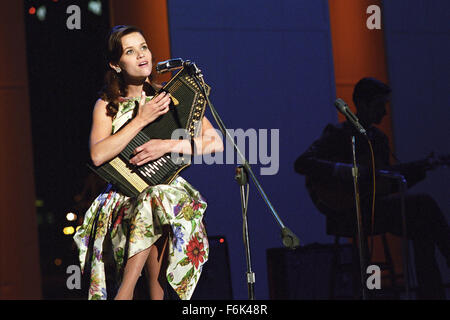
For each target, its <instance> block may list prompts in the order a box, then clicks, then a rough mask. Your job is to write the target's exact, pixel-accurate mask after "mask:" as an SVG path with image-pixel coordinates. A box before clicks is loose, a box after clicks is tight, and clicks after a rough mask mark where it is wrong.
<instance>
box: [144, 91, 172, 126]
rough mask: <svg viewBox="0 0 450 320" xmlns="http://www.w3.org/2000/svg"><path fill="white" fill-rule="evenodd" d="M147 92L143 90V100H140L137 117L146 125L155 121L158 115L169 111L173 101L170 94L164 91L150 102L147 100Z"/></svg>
mask: <svg viewBox="0 0 450 320" xmlns="http://www.w3.org/2000/svg"><path fill="white" fill-rule="evenodd" d="M145 100H146V96H145V92H144V91H142V95H141V100H140V101H139V110H138V114H137V116H136V118H138V119H139V120H141V121H142V122H143V123H145V125H147V124H149V123H151V122H153V121H155V120H156V119H157V118H158V117H160V116H162V115H163V114H165V113H166V112H167V111H169V104H170V102H171V99H170V94H167V93H166V92H162V93H160V94H158V95H157V96H156V97H154V98H153V99H152V100H150V101H149V102H145Z"/></svg>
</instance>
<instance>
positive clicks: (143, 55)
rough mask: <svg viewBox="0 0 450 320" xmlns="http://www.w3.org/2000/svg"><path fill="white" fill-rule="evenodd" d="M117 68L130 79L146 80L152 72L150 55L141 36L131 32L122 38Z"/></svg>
mask: <svg viewBox="0 0 450 320" xmlns="http://www.w3.org/2000/svg"><path fill="white" fill-rule="evenodd" d="M121 40H122V49H123V52H122V56H121V57H120V60H119V64H118V65H119V67H120V68H121V69H122V72H124V75H125V76H128V77H129V78H132V79H139V78H147V77H148V76H149V75H150V73H151V72H152V53H151V52H150V49H149V48H148V46H147V42H146V41H145V39H144V37H143V36H142V34H140V33H139V32H133V33H130V34H127V35H125V36H123V37H122V39H121Z"/></svg>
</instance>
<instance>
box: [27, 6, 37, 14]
mask: <svg viewBox="0 0 450 320" xmlns="http://www.w3.org/2000/svg"><path fill="white" fill-rule="evenodd" d="M28 13H29V14H35V13H36V8H35V7H30V9H28Z"/></svg>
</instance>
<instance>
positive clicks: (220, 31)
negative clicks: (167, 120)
mask: <svg viewBox="0 0 450 320" xmlns="http://www.w3.org/2000/svg"><path fill="white" fill-rule="evenodd" d="M194 4H195V5H194ZM168 5H169V27H170V37H171V55H172V57H174V58H175V57H181V58H183V59H190V60H193V61H195V62H196V63H197V65H198V66H199V68H200V69H202V71H203V74H204V77H205V79H206V81H207V83H208V84H209V85H211V87H212V93H211V101H212V102H213V104H214V106H215V107H216V109H217V110H218V112H219V114H220V115H221V117H222V119H223V121H224V123H225V125H226V126H227V127H228V128H229V129H234V130H237V129H242V130H243V131H245V132H246V133H247V134H249V135H252V134H253V133H256V136H257V139H256V140H255V139H254V137H253V138H249V139H248V140H247V148H246V150H247V152H246V155H247V158H249V152H248V151H249V150H248V149H249V147H248V146H249V141H250V140H251V139H253V141H257V144H256V145H257V148H256V150H257V152H258V153H259V154H258V156H257V159H256V160H257V163H256V164H254V165H252V167H253V170H254V172H255V174H256V176H257V178H258V179H259V181H260V182H261V185H262V187H263V189H264V190H265V191H266V193H267V195H268V197H269V198H270V200H271V202H272V204H273V205H274V207H275V208H276V210H277V212H278V214H279V215H280V217H281V219H282V220H283V222H284V223H285V224H286V226H287V227H289V228H290V229H291V230H292V231H294V233H295V234H297V235H298V236H299V238H300V239H301V241H302V244H308V243H312V242H321V243H329V242H331V239H330V237H328V236H327V235H326V234H325V219H324V217H323V216H322V215H321V214H320V213H318V211H317V210H316V209H315V207H314V206H313V204H312V202H311V200H310V199H309V197H308V195H307V191H306V189H305V187H304V178H303V177H301V176H299V175H297V174H296V173H295V172H294V170H293V162H294V161H295V159H296V157H297V156H298V155H299V154H300V153H302V152H303V151H304V150H305V149H306V148H307V147H308V146H309V144H310V143H311V142H312V141H313V140H314V139H315V138H317V137H318V136H319V135H320V133H321V131H322V128H323V127H324V125H325V124H326V123H328V122H334V121H337V114H336V110H335V108H334V106H333V101H334V99H335V86H334V71H333V60H332V49H331V35H330V26H329V16H328V2H327V1H325V0H320V1H309V0H308V1H306V0H304V1H300V0H282V1H272V0H271V1H269V0H264V1H237V0H226V1H225V0H218V1H207V0H201V1H195V2H194V3H193V2H189V1H183V0H169V1H168ZM207 117H208V119H210V120H211V122H212V123H213V124H215V123H214V119H213V118H212V116H211V114H210V112H209V111H208V112H207ZM253 130H254V131H253ZM263 130H267V135H264V131H263ZM274 130H279V138H278V136H276V135H272V136H271V135H270V134H271V133H272V134H273V133H276V132H275V131H274ZM259 134H262V136H258V135H259ZM266 136H268V151H267V154H268V157H266V159H267V158H268V159H269V160H270V161H271V163H270V164H264V161H265V158H264V157H261V155H260V154H261V153H262V154H263V155H265V154H266V150H265V149H262V148H261V145H260V144H261V143H262V142H264V141H263V139H262V137H266ZM271 138H272V139H271ZM264 147H265V145H264ZM231 152H232V149H231V148H230V146H226V149H225V151H224V154H223V160H224V162H226V157H227V156H228V157H231V156H232V153H231ZM234 159H235V161H234V163H231V164H217V165H206V164H203V165H193V166H191V167H190V168H189V169H187V170H186V171H185V172H184V173H183V176H184V177H185V178H187V179H188V181H190V182H191V183H192V184H193V185H194V186H195V187H196V188H198V189H199V190H200V191H201V193H202V194H203V196H204V197H205V198H206V199H207V201H208V210H207V211H206V217H205V220H206V223H207V230H208V233H209V234H210V235H224V236H225V237H226V239H227V241H228V243H229V250H230V263H231V273H232V286H233V295H234V298H235V299H246V298H247V297H248V295H247V284H246V276H245V272H246V260H245V251H244V245H243V237H242V213H241V202H240V193H239V187H238V185H237V183H236V182H235V180H234V175H235V172H234V171H235V167H236V166H237V156H236V155H234ZM265 167H266V168H269V167H270V168H271V169H270V170H273V171H276V169H278V170H277V171H276V174H273V175H261V171H260V170H261V168H265ZM248 217H249V229H250V239H251V242H250V246H251V254H252V264H253V270H254V271H255V273H256V285H255V293H256V298H257V299H267V298H269V293H268V281H267V280H268V279H267V271H266V265H267V262H266V249H268V248H274V247H282V242H281V238H280V228H279V227H278V225H277V222H276V220H275V219H274V218H273V217H272V215H271V212H270V211H269V209H268V208H267V207H266V205H265V203H264V202H263V200H262V198H261V197H260V195H259V194H258V192H257V190H256V187H255V185H254V184H253V183H250V196H249V206H248ZM218 276H220V275H218ZM217 290H220V288H217Z"/></svg>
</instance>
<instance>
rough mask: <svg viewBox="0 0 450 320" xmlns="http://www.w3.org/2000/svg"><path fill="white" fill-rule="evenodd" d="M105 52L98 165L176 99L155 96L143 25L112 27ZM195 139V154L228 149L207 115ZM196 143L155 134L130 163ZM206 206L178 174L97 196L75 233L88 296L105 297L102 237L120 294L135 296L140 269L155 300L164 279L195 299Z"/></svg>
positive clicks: (97, 112) (95, 139)
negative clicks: (134, 193) (128, 191)
mask: <svg viewBox="0 0 450 320" xmlns="http://www.w3.org/2000/svg"><path fill="white" fill-rule="evenodd" d="M106 53H107V59H108V62H109V67H110V69H109V70H108V71H107V74H106V76H105V86H104V88H103V89H102V91H101V95H100V99H98V100H97V102H96V104H95V106H94V111H93V120H92V129H91V134H90V154H91V158H92V161H93V163H94V165H96V166H99V165H102V164H103V163H105V162H108V161H109V160H111V159H113V158H114V157H116V156H117V155H118V154H119V153H120V152H121V151H122V150H123V149H124V148H125V147H126V146H127V145H128V143H129V142H130V141H131V140H132V139H133V138H134V137H135V136H136V134H137V133H138V132H139V131H141V130H142V129H143V128H144V127H145V126H146V125H148V124H149V123H151V122H152V121H154V120H155V119H157V118H158V117H160V116H162V115H163V114H165V113H166V112H168V110H169V104H170V101H171V99H170V95H169V94H164V93H161V94H159V95H157V96H156V97H154V98H153V96H155V93H156V90H157V89H158V88H160V87H158V86H157V85H156V84H154V83H152V82H151V80H150V78H149V76H150V74H151V71H152V54H151V52H150V50H149V48H148V45H147V42H146V40H145V38H144V35H143V33H142V32H141V31H140V30H139V29H138V28H136V27H133V26H116V27H114V28H113V29H112V30H111V32H110V34H109V37H108V42H107V52H106ZM152 98H153V99H152ZM136 102H138V103H136ZM136 104H138V105H139V108H138V110H137V112H136V111H135V110H134V109H135V106H136ZM133 112H134V113H135V116H134V117H133ZM130 119H132V120H131V121H129V122H128V123H127V124H126V125H125V126H124V127H123V128H122V126H123V125H124V124H125V123H126V122H127V121H128V120H130ZM119 128H120V130H119ZM194 143H195V150H196V152H198V153H203V154H204V153H212V152H221V151H222V150H223V143H222V140H221V138H220V137H219V135H217V133H216V131H215V130H214V128H213V127H212V125H211V123H210V122H209V121H208V119H206V117H203V120H202V129H201V134H200V136H199V137H197V138H194ZM191 148H192V146H191V143H190V142H189V141H188V140H158V139H152V140H150V141H149V142H147V143H145V144H143V145H141V146H139V147H138V148H136V149H135V151H134V157H133V158H131V160H130V163H131V164H133V165H138V166H140V165H142V164H145V163H147V162H149V161H151V160H155V159H158V158H159V157H161V156H163V155H165V154H167V153H171V152H177V153H184V154H190V153H191V152H192V151H191ZM205 210H206V202H205V201H204V199H203V198H202V196H201V195H200V193H199V192H198V191H197V190H195V189H194V188H193V187H192V186H191V185H190V184H189V183H188V182H187V181H186V180H184V179H183V178H182V177H180V176H178V177H177V178H176V179H174V180H173V181H172V182H171V183H170V184H168V185H156V186H151V187H148V188H146V189H145V190H144V191H143V192H142V193H141V194H140V195H139V196H138V197H136V198H130V197H127V196H125V195H124V194H121V193H120V192H119V191H116V190H114V189H112V190H110V191H108V192H104V193H102V194H101V195H99V196H98V197H97V198H96V199H95V200H94V202H93V203H92V205H91V207H90V208H89V209H88V211H87V212H86V214H85V218H84V222H83V225H82V226H81V227H80V228H79V229H78V231H77V233H76V234H75V236H74V240H75V242H76V244H77V246H78V248H79V258H80V263H81V267H82V269H83V270H84V271H85V269H86V268H88V267H89V268H90V270H91V273H90V286H89V299H106V298H107V296H106V292H107V290H106V282H107V281H106V273H105V264H104V261H105V259H104V256H103V254H104V249H103V248H104V242H105V241H104V240H105V239H110V243H111V247H112V253H113V257H114V259H113V260H114V264H115V266H116V270H118V274H119V279H120V286H119V288H118V290H117V294H116V295H115V299H133V292H134V288H135V285H136V283H137V280H138V278H139V276H140V275H141V272H142V271H143V270H144V271H145V273H146V275H147V280H148V287H149V290H150V292H149V295H150V298H151V299H155V300H156V299H163V297H164V289H163V287H164V283H163V281H167V282H168V283H169V284H170V285H171V286H172V288H173V289H174V290H175V292H176V293H177V294H178V296H179V297H180V298H181V299H190V297H191V296H192V293H193V291H194V289H195V286H196V284H197V282H198V280H199V277H200V273H201V269H202V265H203V264H204V263H205V262H206V260H207V258H208V248H209V247H208V240H207V236H206V232H205V228H204V225H203V222H202V219H203V214H204V212H205ZM89 248H91V249H92V252H91V250H88V249H89ZM86 258H88V260H86ZM86 261H90V263H89V264H90V265H89V266H87V265H86V263H85V262H86ZM164 279H165V280H164Z"/></svg>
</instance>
